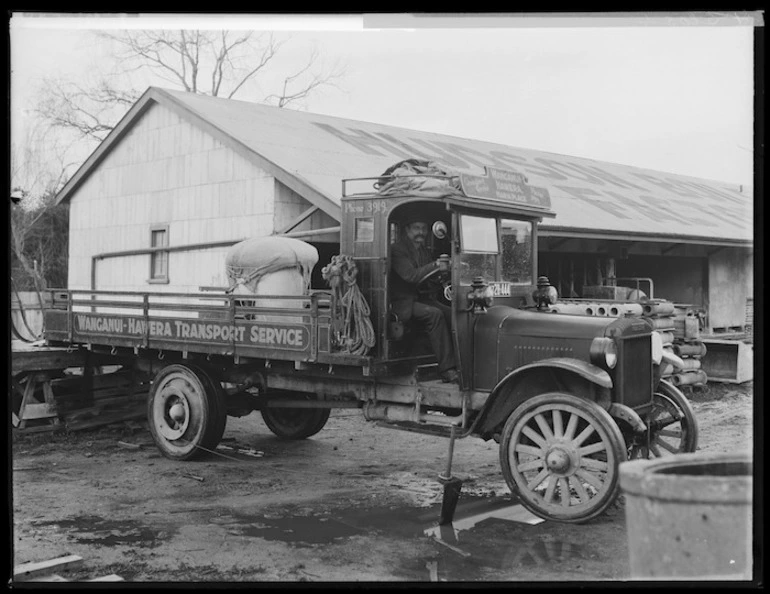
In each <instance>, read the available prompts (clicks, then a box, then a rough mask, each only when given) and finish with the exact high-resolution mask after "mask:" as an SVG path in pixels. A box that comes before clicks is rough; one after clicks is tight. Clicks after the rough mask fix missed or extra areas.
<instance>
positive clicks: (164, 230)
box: [149, 225, 168, 283]
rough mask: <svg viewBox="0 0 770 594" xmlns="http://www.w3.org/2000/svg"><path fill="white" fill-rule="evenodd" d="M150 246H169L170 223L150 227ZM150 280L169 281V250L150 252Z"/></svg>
mask: <svg viewBox="0 0 770 594" xmlns="http://www.w3.org/2000/svg"><path fill="white" fill-rule="evenodd" d="M150 247H154V248H158V247H168V225H165V226H162V227H157V226H156V227H152V228H151V229H150ZM149 282H151V283H167V282H168V252H152V253H151V254H150V281H149Z"/></svg>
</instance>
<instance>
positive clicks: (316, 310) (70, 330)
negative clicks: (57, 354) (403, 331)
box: [45, 290, 369, 366]
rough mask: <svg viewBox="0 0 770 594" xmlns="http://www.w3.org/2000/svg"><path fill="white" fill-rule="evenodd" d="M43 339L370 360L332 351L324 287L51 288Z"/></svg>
mask: <svg viewBox="0 0 770 594" xmlns="http://www.w3.org/2000/svg"><path fill="white" fill-rule="evenodd" d="M51 293H52V300H51V307H50V309H48V310H47V311H46V312H45V329H46V330H45V337H46V340H47V341H48V342H49V343H62V344H71V345H75V344H86V345H104V346H111V347H116V348H117V347H133V348H134V350H135V351H136V352H138V349H153V350H158V351H176V352H181V353H182V354H185V355H186V354H187V353H203V354H207V355H209V354H210V355H225V356H232V357H233V358H234V360H235V362H236V363H237V362H238V361H239V359H240V358H255V359H265V360H290V361H302V362H308V363H313V362H317V363H329V364H335V363H336V364H353V365H356V364H357V365H361V366H366V365H368V362H369V358H368V357H352V356H350V355H345V354H343V353H335V352H334V345H333V342H334V341H333V337H332V324H331V308H330V299H331V296H330V295H329V293H325V292H314V293H312V294H310V295H300V296H297V295H267V296H266V295H258V296H257V295H255V296H250V295H249V296H244V295H229V294H224V293H222V294H210V293H207V294H202V293H193V294H190V293H162V292H158V293H142V292H130V291H85V290H53V291H51Z"/></svg>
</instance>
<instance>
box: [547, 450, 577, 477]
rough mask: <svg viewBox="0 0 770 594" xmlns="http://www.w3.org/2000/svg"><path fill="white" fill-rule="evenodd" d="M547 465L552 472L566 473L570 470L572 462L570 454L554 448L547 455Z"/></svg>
mask: <svg viewBox="0 0 770 594" xmlns="http://www.w3.org/2000/svg"><path fill="white" fill-rule="evenodd" d="M545 463H546V464H547V465H548V469H549V470H550V471H551V472H558V473H564V472H566V471H567V470H569V468H570V466H571V465H572V460H571V457H570V455H569V453H567V452H565V451H564V450H563V449H561V448H554V449H552V450H551V451H550V452H548V454H546V456H545Z"/></svg>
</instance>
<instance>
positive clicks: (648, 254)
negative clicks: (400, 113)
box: [57, 87, 753, 337]
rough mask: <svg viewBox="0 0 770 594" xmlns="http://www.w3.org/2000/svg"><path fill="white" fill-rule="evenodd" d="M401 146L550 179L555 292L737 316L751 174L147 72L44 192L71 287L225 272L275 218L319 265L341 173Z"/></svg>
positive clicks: (716, 331) (220, 277) (171, 281)
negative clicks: (567, 148) (172, 80)
mask: <svg viewBox="0 0 770 594" xmlns="http://www.w3.org/2000/svg"><path fill="white" fill-rule="evenodd" d="M407 158H419V159H430V160H435V161H438V162H440V163H442V164H444V165H445V166H447V167H450V168H452V169H454V170H456V171H459V172H467V173H476V174H483V172H484V168H485V167H487V166H489V167H497V168H503V169H511V170H515V171H519V172H522V173H524V174H525V175H526V176H527V178H528V181H529V183H530V184H532V185H535V186H541V187H545V188H548V190H549V192H550V195H551V201H552V207H553V210H554V211H555V212H556V217H555V218H554V219H548V220H546V221H544V223H543V225H542V227H541V233H540V237H541V242H540V248H539V256H540V271H539V272H540V274H546V275H548V276H549V278H550V279H551V282H552V284H554V285H556V286H557V288H558V289H559V292H560V294H561V295H563V296H565V297H583V296H591V295H590V292H591V290H593V289H594V288H595V287H597V286H602V285H608V284H612V283H614V282H617V283H618V284H624V283H630V284H629V285H628V286H640V287H641V288H642V290H644V291H645V292H647V293H648V294H650V295H652V296H654V297H663V298H666V299H669V300H672V301H676V302H678V303H686V304H691V305H693V306H694V307H697V308H701V309H702V310H703V312H704V313H705V319H704V323H705V329H706V333H707V334H708V333H710V334H712V335H723V336H725V337H726V336H745V335H746V333H747V332H749V331H750V329H751V323H752V303H753V302H752V292H753V199H752V191H751V188H746V187H738V186H734V185H730V184H726V183H720V182H717V181H713V180H705V179H700V178H693V177H688V176H682V175H674V174H671V173H663V172H659V171H652V170H647V169H640V168H636V167H631V166H627V165H618V164H613V163H606V162H599V161H594V160H590V159H584V158H580V157H573V156H566V155H559V154H553V153H547V152H542V151H535V150H530V149H524V148H517V147H512V146H506V145H501V144H495V143H489V142H481V141H478V140H473V139H465V138H458V137H453V136H447V135H442V134H434V133H427V132H420V131H416V130H408V129H403V128H397V127H392V126H383V125H379V124H374V123H368V122H360V121H353V120H347V119H342V118H336V117H330V116H324V115H317V114H312V113H306V112H299V111H293V110H287V109H279V108H275V107H269V106H265V105H260V104H255V103H249V102H243V101H235V100H231V99H221V98H215V97H209V96H204V95H198V94H192V93H184V92H178V91H171V90H167V89H161V88H156V87H151V88H149V89H148V90H147V91H146V92H145V93H144V94H143V95H142V97H141V98H140V99H139V100H138V101H137V102H136V103H135V104H134V106H133V107H132V108H131V109H130V110H129V111H128V113H127V114H126V115H125V117H124V118H123V119H122V120H121V121H120V123H119V124H118V125H117V126H116V127H115V129H114V130H113V131H112V132H111V133H110V135H109V136H108V137H107V138H106V139H105V140H104V141H103V142H102V143H101V144H100V145H99V147H97V149H96V150H95V151H94V152H93V153H92V154H91V155H90V157H89V158H88V159H87V160H86V161H85V162H84V164H83V165H82V166H81V167H80V168H79V170H78V171H77V172H76V173H75V175H73V177H72V178H71V179H70V180H69V181H68V183H67V184H66V185H65V186H64V188H63V189H62V190H61V191H60V193H59V195H58V197H57V200H58V201H59V202H68V203H69V205H70V243H69V281H68V282H69V288H71V289H83V290H88V289H92V290H127V291H167V292H185V293H191V292H198V291H200V290H201V289H204V290H205V289H207V288H213V287H224V286H226V285H227V280H226V275H225V267H224V259H225V254H226V252H227V249H228V248H229V246H231V245H233V244H234V243H236V242H238V241H241V240H243V239H247V238H250V237H255V236H264V235H271V234H281V233H285V234H289V235H291V236H294V237H299V238H301V239H304V240H306V241H308V242H310V243H312V244H313V245H315V246H316V247H317V248H318V250H319V254H320V258H321V260H320V262H319V265H318V266H317V268H319V269H320V267H321V266H322V265H323V264H324V263H325V262H327V261H328V260H329V259H330V257H331V256H332V255H333V254H336V253H338V251H339V246H338V243H339V228H340V220H341V216H342V213H341V206H340V204H341V201H340V196H341V193H342V180H343V179H347V178H362V177H374V176H377V175H379V174H381V173H382V172H383V171H385V170H386V169H387V168H388V167H390V166H392V165H393V164H394V163H396V162H398V161H401V160H403V159H407ZM608 281H609V282H608ZM313 282H314V286H317V287H319V288H320V287H321V286H322V284H321V279H320V275H318V274H315V275H314V280H313Z"/></svg>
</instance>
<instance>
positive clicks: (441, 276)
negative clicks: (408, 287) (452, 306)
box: [417, 268, 452, 301]
mask: <svg viewBox="0 0 770 594" xmlns="http://www.w3.org/2000/svg"><path fill="white" fill-rule="evenodd" d="M434 278H435V279H437V280H438V281H439V282H440V283H441V284H442V286H443V294H444V299H446V300H447V301H452V285H451V283H449V282H447V281H448V280H449V279H450V272H449V271H448V270H441V268H434V269H433V270H429V271H428V272H426V273H425V274H423V275H422V277H421V278H420V279H419V280H418V281H417V288H418V289H419V288H420V287H421V286H423V285H424V284H425V283H427V282H428V281H429V280H431V279H434Z"/></svg>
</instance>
